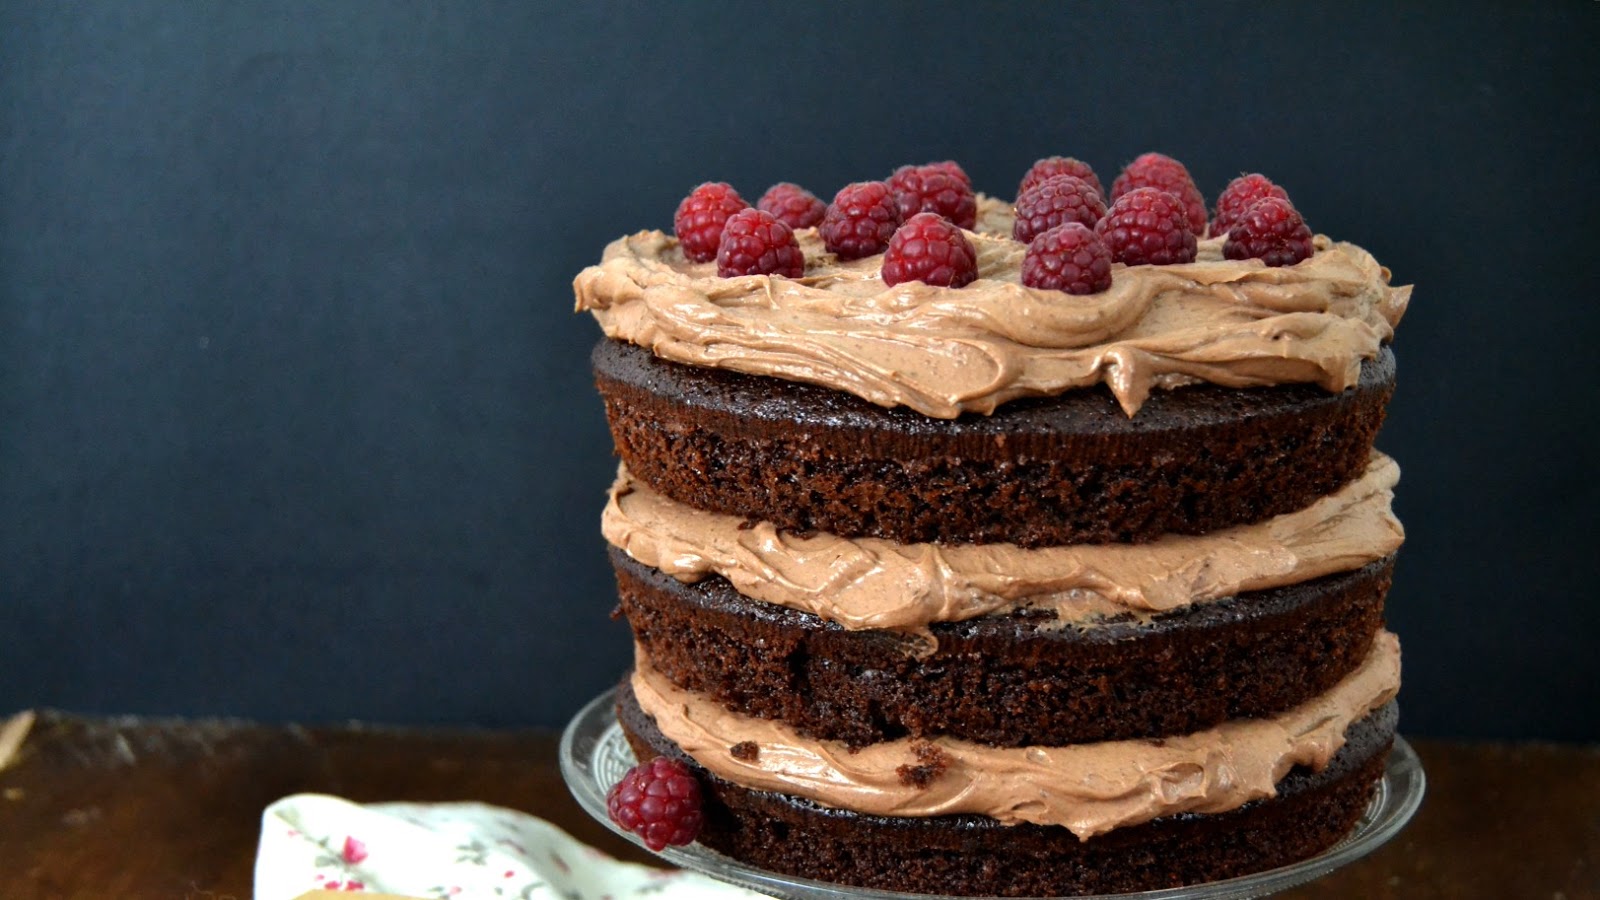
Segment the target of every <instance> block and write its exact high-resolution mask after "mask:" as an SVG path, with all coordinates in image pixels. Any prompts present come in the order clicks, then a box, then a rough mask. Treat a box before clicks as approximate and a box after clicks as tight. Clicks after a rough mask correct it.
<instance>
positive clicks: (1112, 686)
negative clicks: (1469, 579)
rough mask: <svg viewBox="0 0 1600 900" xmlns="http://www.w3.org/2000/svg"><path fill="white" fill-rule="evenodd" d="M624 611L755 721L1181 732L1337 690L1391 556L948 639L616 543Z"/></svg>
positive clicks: (978, 732)
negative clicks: (808, 603) (1071, 619)
mask: <svg viewBox="0 0 1600 900" xmlns="http://www.w3.org/2000/svg"><path fill="white" fill-rule="evenodd" d="M611 561H612V565H613V567H614V568H615V569H616V574H617V583H618V588H619V595H620V597H621V609H622V613H623V614H624V615H625V616H626V617H627V619H628V623H629V625H630V626H631V627H632V629H633V633H634V637H635V639H636V640H637V641H638V642H639V643H640V644H641V645H642V646H643V647H644V648H645V650H646V651H647V652H648V654H649V656H650V658H651V660H652V661H653V662H654V664H655V667H656V669H657V671H659V672H661V673H662V674H663V675H665V676H666V677H667V678H668V679H669V680H671V681H672V682H673V683H674V684H677V685H678V686H680V687H683V688H687V689H689V690H692V691H696V692H698V693H702V694H706V695H708V696H710V697H712V698H713V699H715V700H716V701H718V702H720V703H722V704H723V705H725V706H727V707H728V708H729V709H731V710H733V711H735V712H739V713H742V714H744V715H748V716H755V717H761V718H770V719H781V720H782V721H784V722H787V723H788V724H790V725H793V726H795V727H796V728H799V729H801V730H802V731H804V732H806V733H808V734H811V735H815V736H817V737H822V738H829V739H833V740H840V741H844V742H846V743H849V744H852V745H857V746H859V745H862V744H870V743H874V742H877V741H882V740H888V739H892V738H898V737H904V736H907V735H913V736H924V735H939V734H947V735H952V736H955V737H961V738H966V739H969V740H974V741H981V742H984V743H988V744H996V745H1001V746H1012V747H1017V746H1026V745H1029V744H1069V743H1079V742H1083V741H1101V740H1114V739H1120V738H1145V737H1160V736H1163V735H1172V734H1187V733H1189V732H1193V731H1199V730H1201V729H1204V728H1210V727H1212V726H1214V725H1217V724H1219V723H1221V722H1223V721H1225V720H1227V719H1239V718H1248V717H1255V716H1265V715H1272V714H1274V713H1278V712H1282V711H1283V710H1286V709H1289V708H1291V707H1293V706H1297V705H1299V704H1300V703H1303V702H1305V701H1306V700H1309V699H1311V698H1312V697H1313V696H1315V695H1317V694H1320V693H1322V692H1323V691H1326V690H1328V689H1329V688H1331V687H1333V685H1334V684H1336V683H1338V682H1339V680H1340V679H1342V678H1344V676H1345V675H1347V674H1349V673H1350V672H1351V671H1352V670H1354V669H1355V668H1356V666H1357V665H1359V664H1360V662H1361V661H1362V660H1363V659H1364V658H1365V657H1366V654H1367V652H1368V650H1369V649H1371V647H1372V641H1373V638H1374V637H1375V636H1376V634H1377V632H1378V629H1379V628H1380V627H1381V626H1382V624H1383V605H1384V597H1385V595H1386V594H1387V593H1388V590H1389V582H1390V577H1391V574H1392V572H1393V568H1394V557H1393V556H1390V557H1387V558H1385V559H1382V560H1379V561H1378V562H1375V563H1372V564H1370V565H1368V566H1365V567H1363V568H1361V569H1357V570H1355V571H1353V572H1345V573H1341V574H1336V575H1330V576H1326V577H1324V578H1319V579H1315V580H1313V581H1307V582H1302V583H1300V584H1296V585H1291V586H1288V587H1282V588H1275V589H1272V590H1266V591H1252V592H1247V593H1243V594H1240V595H1239V596H1237V597H1230V598H1226V599H1223V600H1218V601H1215V602H1211V603H1205V604H1200V605H1197V606H1194V607H1190V608H1189V609H1186V610H1182V611H1178V612H1174V613H1168V614H1165V615H1161V616H1158V617H1156V618H1154V619H1152V620H1150V621H1147V622H1140V621H1135V620H1128V621H1122V622H1112V623H1108V624H1100V625H1096V626H1094V627H1092V628H1089V629H1085V630H1080V629H1077V628H1072V627H1063V626H1061V625H1060V624H1059V623H1057V622H1056V620H1055V619H1054V618H1053V616H1044V615H1040V614H1034V615H1031V616H1030V615H1012V616H996V617H984V618H978V619H970V620H968V621H966V622H953V623H939V624H935V625H934V626H933V628H932V631H933V635H934V637H935V638H936V639H937V642H938V648H937V650H936V651H935V652H934V653H933V654H932V655H924V656H921V657H918V656H916V655H913V650H914V649H915V645H913V644H912V643H910V641H909V639H907V638H905V637H902V636H899V635H895V634H891V633H887V632H881V631H850V630H847V629H845V628H842V627H840V626H838V625H836V624H834V623H832V622H828V621H826V620H824V619H821V618H819V617H817V616H815V615H812V614H810V613H805V612H800V611H797V610H792V609H788V608H785V607H781V606H775V605H773V604H770V603H764V602H761V601H758V600H752V599H750V598H747V597H744V596H741V595H740V594H739V593H738V592H736V591H735V590H734V589H733V586H732V585H730V584H728V582H727V581H725V580H723V579H722V578H718V577H712V578H707V579H705V580H703V581H700V582H696V583H694V584H684V583H682V582H679V581H678V580H676V579H674V578H672V577H670V576H668V575H664V574H662V573H661V572H659V571H657V570H656V569H652V568H650V567H648V566H644V565H641V564H639V563H638V562H635V561H634V560H632V559H630V558H629V557H627V556H626V555H624V554H623V553H622V552H621V551H619V550H616V549H615V548H612V550H611Z"/></svg>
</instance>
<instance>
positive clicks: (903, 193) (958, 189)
mask: <svg viewBox="0 0 1600 900" xmlns="http://www.w3.org/2000/svg"><path fill="white" fill-rule="evenodd" d="M951 165H953V164H952V163H948V162H944V163H932V164H930V165H926V166H901V167H900V168H898V169H895V170H894V174H893V175H890V176H889V182H888V184H889V190H890V191H892V192H893V193H894V202H895V203H897V204H899V205H900V218H901V219H909V218H911V217H912V216H914V215H916V214H917V213H923V212H931V213H938V214H939V215H941V216H944V217H945V218H946V219H949V220H950V221H952V222H954V223H956V224H957V225H960V226H961V227H962V228H973V227H975V226H976V225H977V224H978V199H977V197H975V196H974V195H973V193H972V184H971V183H970V182H969V181H966V180H965V179H966V173H965V172H962V173H961V174H959V175H957V174H955V173H953V172H952V171H951V170H950V168H949V166H951Z"/></svg>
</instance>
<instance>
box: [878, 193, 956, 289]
mask: <svg viewBox="0 0 1600 900" xmlns="http://www.w3.org/2000/svg"><path fill="white" fill-rule="evenodd" d="M977 277H978V253H977V251H976V250H973V249H972V242H971V241H969V240H967V236H966V235H965V234H962V233H961V229H960V228H957V227H956V226H955V225H954V224H952V223H951V222H950V220H949V219H946V218H945V217H944V216H941V215H939V214H938V213H931V212H924V213H917V214H916V215H914V216H912V217H911V218H909V219H907V220H906V223H905V224H904V225H901V226H900V230H899V231H896V232H895V233H894V237H893V238H891V239H890V241H889V249H888V250H885V251H884V252H883V283H884V284H887V285H896V284H901V283H902V282H906V281H920V282H922V283H923V284H931V285H934V286H936V287H955V288H958V287H966V286H967V285H969V284H971V283H972V282H973V280H974V279H976V278H977Z"/></svg>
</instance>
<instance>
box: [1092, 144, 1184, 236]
mask: <svg viewBox="0 0 1600 900" xmlns="http://www.w3.org/2000/svg"><path fill="white" fill-rule="evenodd" d="M1142 187H1153V188H1160V189H1161V190H1163V191H1166V192H1168V193H1170V194H1171V195H1172V196H1174V197H1177V198H1178V200H1179V201H1181V202H1182V203H1183V207H1184V211H1185V213H1186V214H1187V217H1186V220H1185V221H1187V223H1188V225H1189V230H1190V231H1192V232H1194V233H1195V234H1196V235H1197V236H1198V235H1202V234H1205V233H1206V198H1205V197H1204V196H1203V195H1201V193H1200V189H1199V188H1197V187H1195V185H1194V179H1193V178H1191V177H1190V176H1189V170H1188V169H1186V168H1184V165H1183V163H1181V162H1178V161H1177V160H1175V159H1173V158H1172V157H1170V156H1166V155H1163V154H1160V153H1146V154H1144V155H1143V156H1140V157H1139V158H1138V159H1136V160H1134V161H1133V162H1131V163H1128V167H1127V168H1126V169H1123V170H1122V174H1121V175H1118V176H1117V180H1116V181H1114V182H1112V184H1111V200H1112V202H1116V200H1117V198H1118V197H1121V196H1122V195H1123V194H1126V193H1127V192H1129V191H1131V190H1134V189H1135V188H1142Z"/></svg>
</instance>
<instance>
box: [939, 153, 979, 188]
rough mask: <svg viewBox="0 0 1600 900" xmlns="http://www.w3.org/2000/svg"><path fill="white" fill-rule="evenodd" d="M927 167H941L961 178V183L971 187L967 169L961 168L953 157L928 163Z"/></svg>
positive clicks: (970, 178)
mask: <svg viewBox="0 0 1600 900" xmlns="http://www.w3.org/2000/svg"><path fill="white" fill-rule="evenodd" d="M928 168H930V169H943V170H944V171H946V172H949V173H950V174H951V175H954V176H955V177H957V178H959V179H961V183H962V184H964V185H966V186H967V187H969V188H970V187H972V176H970V175H968V174H967V170H966V169H963V168H961V164H960V163H958V162H956V161H955V160H953V159H947V160H945V161H944V162H935V163H928Z"/></svg>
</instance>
